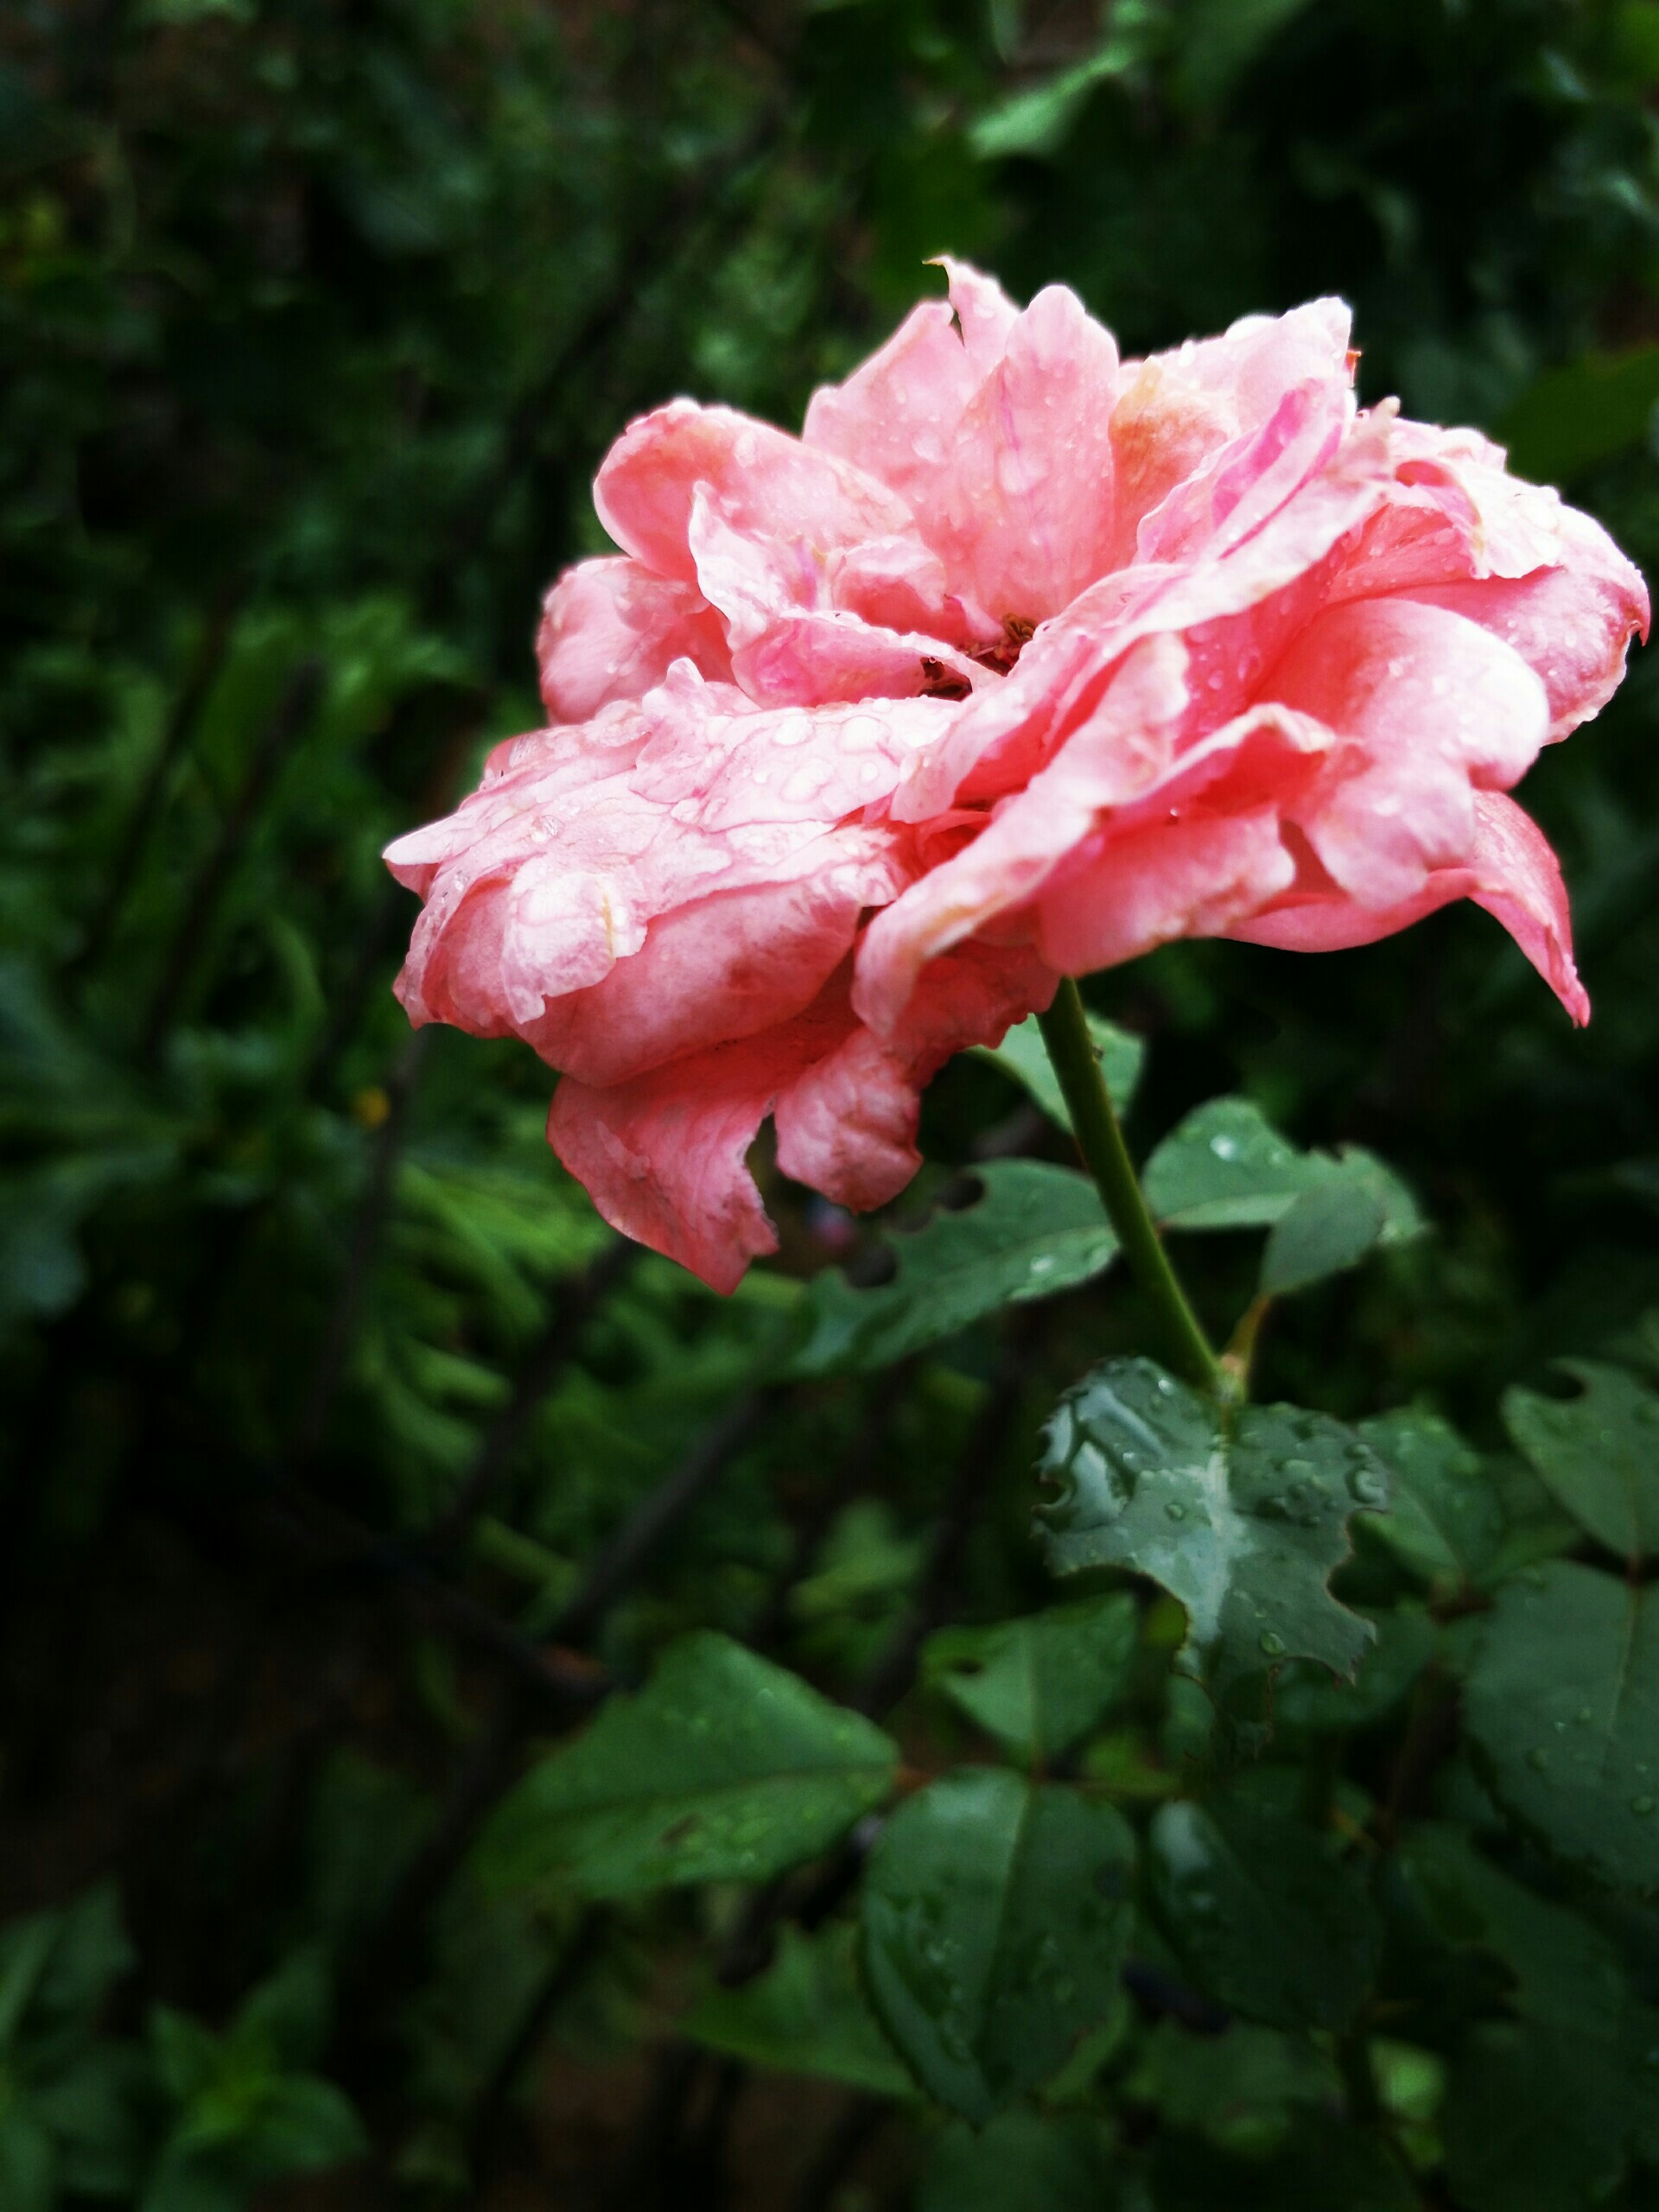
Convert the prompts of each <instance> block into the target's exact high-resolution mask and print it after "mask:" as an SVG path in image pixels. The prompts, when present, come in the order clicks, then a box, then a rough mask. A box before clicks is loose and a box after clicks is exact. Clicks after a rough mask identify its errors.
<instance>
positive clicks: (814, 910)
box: [387, 264, 1648, 1289]
mask: <svg viewBox="0 0 1659 2212" xmlns="http://www.w3.org/2000/svg"><path fill="white" fill-rule="evenodd" d="M946 265H947V267H948V269H949V271H950V304H949V305H947V304H946V302H944V301H943V300H930V301H927V302H924V303H923V304H922V305H921V306H920V307H918V308H916V309H915V310H914V311H913V312H912V315H910V317H909V318H908V320H907V321H906V322H905V324H904V325H903V326H902V327H901V328H900V329H899V331H898V332H897V333H896V334H895V335H894V336H893V338H892V339H891V340H889V341H888V343H887V345H886V346H884V347H882V349H881V351H880V353H877V354H876V355H875V356H874V358H873V359H871V360H869V361H868V362H867V363H866V364H865V365H864V366H863V367H862V368H861V369H860V370H858V371H857V372H856V373H855V375H854V376H852V377H851V378H849V379H848V381H847V382H846V383H845V384H844V385H839V386H836V387H831V388H829V389H826V390H824V391H819V392H818V393H817V394H816V395H815V397H814V398H813V400H812V404H811V405H810V407H809V409H808V410H807V416H806V424H805V428H804V431H803V433H802V435H801V436H800V437H799V438H794V437H791V436H789V435H786V434H785V432H783V431H781V430H777V429H772V428H771V427H770V426H769V425H767V424H766V423H756V422H752V421H750V420H748V419H747V417H745V416H740V415H736V414H734V413H732V412H731V411H730V410H727V409H724V408H718V407H712V408H704V407H699V406H696V405H695V404H692V403H691V402H690V401H688V400H676V401H674V402H672V403H671V404H669V405H668V406H666V407H664V408H660V409H658V411H657V412H656V413H655V414H652V415H649V416H645V418H644V420H643V421H641V422H639V423H634V424H632V426H631V427H630V428H629V429H627V430H626V432H625V433H624V434H623V435H622V437H621V438H620V440H619V441H618V442H617V444H616V445H615V446H614V447H613V449H612V451H611V453H610V454H609V455H608V456H607V460H606V461H605V463H604V466H603V467H601V470H600V473H599V478H598V481H597V484H596V486H595V487H594V496H595V500H596V503H597V505H598V508H599V512H600V514H601V518H602V519H603V520H604V522H605V524H606V527H607V529H608V530H609V531H610V532H611V535H612V537H613V538H614V539H615V540H616V542H617V543H618V544H619V545H620V546H622V547H623V548H624V552H623V554H622V556H620V557H613V558H607V559H602V560H595V561H586V562H583V563H581V564H580V565H579V566H578V567H576V568H575V569H572V570H570V571H569V573H568V574H567V575H564V576H563V577H562V578H561V579H560V581H559V582H558V583H557V584H556V585H555V587H554V588H553V590H552V591H551V593H550V594H549V597H548V601H547V608H546V613H545V616H544V619H543V625H542V631H541V635H540V639H539V640H538V652H539V658H540V661H541V669H542V689H543V697H544V699H545V701H546V704H547V709H548V713H549V716H550V721H551V725H552V726H551V727H550V728H548V729H545V730H542V731H538V732H537V733H535V734H532V735H531V736H527V737H521V738H517V739H514V740H512V741H510V742H509V743H507V744H505V745H503V746H499V747H497V749H496V751H495V752H494V753H493V754H492V755H491V757H490V761H489V764H488V766H487V768H486V772H485V778H484V782H483V784H482V785H481V787H480V790H479V791H476V792H474V794H473V796H472V797H471V798H468V799H467V800H466V801H465V802H464V803H463V804H461V807H460V808H459V809H458V810H456V811H455V813H454V814H453V815H451V816H450V817H448V819H447V820H445V821H443V822H441V823H435V824H433V825H432V826H431V827H429V828H428V829H420V830H416V831H415V832H413V833H412V834H411V835H410V836H406V837H403V838H400V839H399V840H398V841H397V842H396V843H395V844H394V845H392V846H391V848H390V849H389V851H388V853H387V860H388V862H389V863H390V865H391V868H392V871H393V873H394V874H396V875H397V879H398V880H399V881H400V882H402V883H404V884H407V885H408V886H409V887H410V889H411V890H414V891H416V892H418V893H420V895H421V896H422V897H423V899H424V900H425V902H426V906H425V911H424V912H423V914H422V916H421V918H420V919H419V921H418V923H417V924H416V930H415V935H414V941H413V943H412V944H411V946H410V957H409V960H408V963H407V964H406V966H405V967H404V972H403V975H402V976H401V977H400V978H399V982H398V987H397V988H398V992H399V995H400V996H401V997H402V999H403V1001H404V1005H405V1006H406V1007H407V1008H408V1009H409V1013H410V1019H411V1020H414V1021H416V1022H417V1023H419V1022H423V1021H434V1020H437V1021H451V1022H454V1023H455V1024H457V1025H458V1026H459V1027H462V1028H465V1029H468V1030H471V1031H473V1032H474V1033H475V1034H479V1035H482V1036H502V1035H505V1034H506V1033H509V1032H511V1033H514V1034H516V1035H518V1036H520V1037H523V1038H524V1039H525V1040H526V1041H527V1042H528V1043H530V1044H531V1045H532V1046H534V1047H535V1049H536V1050H537V1052H539V1053H540V1054H541V1055H542V1057H543V1058H544V1059H546V1060H547V1061H548V1062H549V1063H550V1065H553V1066H555V1067H556V1068H558V1069H560V1070H562V1071H563V1075H562V1079H561V1081H560V1084H559V1086H558V1089H557V1091H556V1094H555V1097H554V1102H553V1109H552V1113H551V1116H550V1122H549V1130H548V1134H549V1137H550V1141H551V1142H552V1144H553V1146H554V1147H555V1149H556V1151H557V1153H558V1154H559V1157H560V1159H561V1160H563V1161H564V1163H565V1165H566V1166H568V1167H569V1168H570V1170H571V1171H572V1173H575V1175H577V1176H579V1177H580V1179H582V1182H583V1183H584V1184H586V1185H587V1187H588V1190H589V1191H590V1192H591V1193H592V1194H593V1197H594V1202H595V1204H596V1205H598V1207H599V1209H600V1211H601V1213H603V1214H604V1215H605V1217H606V1218H607V1220H609V1221H611V1222H613V1224H615V1225H616V1226H617V1227H618V1228H620V1229H622V1230H626V1232H627V1233H628V1234H629V1235H630V1236H636V1237H639V1239H641V1240H642V1241H643V1242H644V1243H647V1244H651V1245H652V1246H654V1247H655V1248H656V1249H658V1250H659V1251H663V1252H666V1253H668V1254H670V1255H671V1256H672V1257H673V1258H675V1259H677V1260H680V1261H682V1262H684V1264H685V1265H686V1266H688V1267H690V1268H693V1269H695V1271H696V1273H697V1274H700V1275H702V1277H703V1278H704V1280H705V1281H709V1282H710V1283H712V1284H714V1285H715V1287H718V1288H721V1289H729V1288H731V1287H733V1286H734V1284H735V1283H736V1282H737V1281H738V1280H739V1279H740V1277H741V1274H742V1273H743V1270H744V1268H745V1267H746V1266H747V1262H748V1261H749V1260H750V1259H751V1258H752V1257H753V1255H756V1254H757V1253H761V1252H767V1251H771V1250H772V1249H775V1245H776V1238H775V1236H774V1235H773V1232H772V1225H771V1224H770V1222H769V1221H768V1220H767V1218H766V1212H765V1210H764V1208H763V1207H762V1205H761V1203H760V1195H759V1192H757V1190H756V1188H755V1185H754V1182H753V1178H752V1177H751V1175H750V1173H749V1171H748V1168H747V1165H746V1154H747V1149H748V1147H749V1146H750V1145H751V1144H752V1143H753V1140H754V1137H755V1135H756V1134H757V1132H758V1130H759V1128H760V1124H761V1122H763V1121H764V1120H765V1119H766V1116H768V1115H771V1116H772V1119H773V1122H774V1124H775V1128H776V1131H777V1139H778V1157H779V1164H780V1166H782V1167H783V1169H784V1170H785V1173H787V1174H790V1175H791V1176H793V1177H795V1178H796V1179H798V1180H799V1181H802V1182H804V1183H807V1184H810V1185H811V1186H812V1187H813V1188H815V1189H817V1190H818V1191H821V1192H823V1194H824V1196H825V1197H826V1198H830V1199H832V1200H833V1201H835V1202H836V1204H838V1205H845V1206H849V1207H853V1208H856V1209H862V1208H867V1207H870V1206H874V1205H881V1204H882V1203H884V1202H885V1201H886V1200H887V1199H888V1198H892V1197H893V1196H894V1195H895V1194H896V1193H897V1192H899V1190H901V1189H902V1188H903V1187H904V1185H905V1184H906V1182H907V1181H908V1180H909V1179H910V1177H911V1176H912V1174H913V1173H914V1172H915V1170H916V1168H917V1166H918V1164H919V1161H918V1154H917V1151H916V1145H915V1136H916V1123H917V1116H918V1102H919V1096H920V1092H921V1090H922V1087H923V1086H924V1085H925V1084H926V1082H927V1081H928V1080H929V1078H930V1077H931V1075H932V1074H933V1073H934V1071H936V1070H937V1069H938V1067H939V1066H940V1065H942V1064H943V1063H944V1061H945V1060H946V1059H947V1058H950V1055H951V1054H952V1053H953V1052H959V1051H961V1050H962V1049H963V1047H964V1046H969V1045H975V1044H982V1043H994V1042H995V1041H996V1040H997V1039H999V1038H1000V1037H1001V1034H1002V1033H1003V1031H1004V1030H1005V1029H1006V1028H1007V1026H1008V1025H1009V1024H1010V1023H1011V1022H1013V1021H1016V1020H1020V1019H1021V1018H1023V1016H1024V1015H1026V1014H1028V1013H1030V1012H1031V1011H1032V1010H1033V1009H1034V1008H1041V1007H1046V1005H1047V1003H1048V1001H1049V1000H1050V998H1051V997H1052V993H1053V990H1054V988H1055V984H1056V981H1057V978H1058V976H1059V975H1061V974H1070V975H1081V974H1084V973H1086V972H1088V971H1089V970H1090V969H1096V968H1102V967H1106V966H1109V965H1110V964H1112V963H1115V962H1117V961H1122V960H1128V959H1131V958H1133V957H1135V954H1137V953H1140V952H1144V951H1147V950H1150V948H1151V947H1153V946H1154V945H1157V944H1164V943H1166V941H1167V940H1169V939H1170V938H1179V937H1192V936H1219V937H1234V938H1246V939H1249V940H1250V941H1251V942H1253V943H1256V944H1274V945H1282V946H1290V947H1294V948H1297V949H1300V950H1332V949H1334V948H1336V947H1338V946H1343V945H1354V944H1367V943H1370V941H1371V940H1372V939H1374V938H1380V937H1384V936H1387V935H1388V934H1389V933H1390V932H1391V931H1395V930H1398V929H1402V928H1403V927H1404V926H1405V925H1407V924H1408V922H1412V921H1415V920H1416V919H1417V918H1419V917H1420V916H1421V915H1424V914H1427V913H1429V912H1433V909H1434V908H1435V907H1437V906H1444V905H1445V904H1446V902H1447V901H1448V900H1450V899H1462V898H1469V899H1475V900H1476V901H1477V902H1478V904H1479V905H1481V906H1485V907H1486V908H1487V909H1488V910H1489V911H1490V912H1492V913H1493V914H1495V915H1496V916H1497V918H1498V919H1499V920H1500V921H1501V922H1503V925H1504V926H1505V927H1506V928H1507V929H1508V930H1509V931H1510V932H1511V934H1512V935H1513V936H1514V937H1515V938H1516V941H1517V942H1518V943H1519V944H1520V945H1521V947H1522V950H1523V951H1524V952H1525V953H1526V954H1527V957H1529V959H1530V960H1531V961H1532V962H1533V963H1534V965H1535V967H1537V968H1538V969H1539V970H1540V971H1541V973H1542V974H1543V976H1545V977H1546V978H1547V979H1548V982H1550V984H1551V986H1552V987H1553V988H1554V990H1555V991H1556V993H1557V995H1559V996H1560V999H1561V1001H1562V1002H1563V1004H1564V1005H1565V1006H1566V1007H1567V1010H1568V1012H1569V1013H1570V1014H1572V1015H1573V1018H1574V1020H1580V1021H1581V1020H1585V1019H1586V1018H1587V1015H1588V1012H1589V1007H1588V1001H1587V1000H1586V997H1585V994H1584V990H1583V988H1582V986H1581V984H1580V982H1579V978H1578V974H1577V971H1576V969H1574V967H1573V955H1572V949H1571V942H1570V937H1569V931H1568V924H1567V900H1566V896H1565V893H1564V891H1563V889H1562V885H1561V879H1560V869H1559V868H1558V867H1557V866H1556V862H1555V859H1554V855H1553V854H1552V853H1551V851H1550V849H1549V847H1548V844H1547V843H1546V842H1545V840H1544V839H1543V837H1542V836H1541V834H1540V833H1539V831H1538V830H1537V829H1535V826H1534V825H1533V823H1531V822H1530V821H1529V818H1528V817H1527V816H1526V815H1524V814H1523V813H1522V811H1521V810H1520V809H1519V808H1518V807H1517V806H1516V804H1514V802H1513V801H1512V800H1511V799H1510V798H1507V797H1506V796H1505V794H1506V793H1507V792H1508V791H1509V790H1510V788H1511V787H1512V786H1513V785H1515V784H1516V783H1517V782H1518V781H1519V779H1521V777H1522V775H1523V774H1524V773H1525V772H1526V771H1527V769H1528V768H1529V766H1530V765H1531V763H1532V761H1533V760H1534V759H1535V756H1536V754H1537V752H1538V750H1539V748H1540V747H1541V746H1542V745H1543V744H1544V743H1545V742H1547V741H1549V740H1551V739H1554V738H1559V737H1564V736H1566V735H1567V733H1568V731H1570V730H1572V729H1573V728H1576V727H1577V726H1578V724H1579V723H1580V722H1581V721H1586V719H1588V718H1589V717H1590V716H1591V715H1594V714H1595V713H1596V712H1597V711H1598V710H1599V709H1600V708H1601V707H1602V706H1603V705H1604V704H1605V702H1606V701H1607V699H1608V698H1609V697H1611V694H1612V692H1613V690H1614V689H1615V688H1616V686H1617V685H1618V681H1619V677H1620V676H1621V673H1622V671H1623V667H1624V653H1625V649H1626V647H1627V645H1628V643H1629V640H1630V635H1631V633H1632V632H1635V631H1638V630H1639V631H1640V632H1642V633H1643V635H1644V636H1645V634H1646V627H1647V620H1648V601H1647V594H1646V591H1645V588H1644V587H1643V582H1642V579H1641V577H1640V576H1639V575H1638V574H1637V571H1636V570H1635V569H1633V568H1632V567H1631V565H1630V563H1629V562H1628V561H1626V560H1625V559H1624V556H1622V555H1621V554H1620V553H1619V551H1618V549H1617V548H1616V547H1615V546H1614V545H1613V544H1612V543H1611V540H1610V539H1609V538H1608V537H1607V536H1606V534H1605V532H1604V531H1602V530H1601V529H1600V528H1599V526H1598V525H1597V524H1595V523H1593V522H1592V521H1590V520H1589V519H1588V518H1587V517H1586V516H1584V515H1582V514H1580V513H1578V512H1575V511H1574V510H1573V508H1571V507H1567V506H1564V505H1562V504H1561V501H1560V498H1559V497H1558V495H1557V494H1556V493H1554V492H1552V491H1548V490H1542V489H1540V488H1538V487H1536V486H1532V485H1529V484H1524V483H1522V482H1519V481H1518V480H1516V479H1515V478H1513V477H1510V476H1508V475H1506V474H1505V473H1504V469H1503V454H1502V452H1501V451H1500V450H1499V449H1498V448H1497V447H1494V446H1492V445H1490V444H1489V443H1488V442H1486V441H1485V440H1484V438H1482V437H1480V436H1479V435H1478V434H1476V433H1474V432H1472V431H1466V430H1464V431H1455V430H1454V431H1446V430H1439V429H1431V428H1428V427H1427V426H1425V425H1423V424H1421V423H1408V422H1406V421H1403V420H1402V419H1401V417H1400V416H1399V414H1398V411H1397V410H1396V408H1395V405H1394V404H1393V403H1384V404H1383V405H1382V406H1380V407H1377V408H1375V409H1371V410H1360V409H1359V408H1357V405H1356V404H1355V401H1354V397H1353V391H1352V375H1351V367H1352V360H1353V356H1352V355H1351V353H1350V352H1349V344H1348V313H1347V310H1346V308H1344V307H1343V306H1342V305H1341V304H1340V303H1339V302H1336V301H1331V300H1326V301H1319V302H1315V303H1314V304H1313V305H1312V306H1310V307H1306V308H1298V309H1296V310H1295V311H1294V312H1293V313H1292V314H1290V315H1284V316H1282V317H1281V318H1279V319H1278V320H1277V321H1273V320H1270V319H1268V318H1265V317H1250V318H1248V319H1246V320H1245V321H1243V322H1239V323H1236V324H1235V325H1234V327H1232V329H1230V331H1229V332H1228V333H1227V334H1225V336H1224V337H1221V338H1217V339H1212V340H1207V341H1205V342H1203V343H1198V344H1191V345H1187V346H1181V347H1179V348H1178V349H1177V350H1175V351H1174V352H1172V353H1163V354H1157V355H1154V356H1153V357H1152V358H1151V359H1148V360H1146V361H1141V362H1135V361H1130V362H1120V360H1119V359H1118V357H1117V350H1116V346H1115V345H1114V343H1113V341H1112V339H1111V337H1110V336H1109V334H1108V333H1107V332H1105V331H1104V330H1103V329H1102V328H1101V327H1100V326H1099V325H1098V324H1097V323H1095V322H1093V321H1090V318H1089V317H1088V315H1085V314H1084V310H1083V308H1082V307H1081V306H1080V305H1079V304H1078V302H1077V300H1076V299H1075V298H1074V297H1073V296H1072V295H1071V293H1070V292H1069V291H1066V290H1065V289H1063V288H1059V287H1054V288H1052V289H1049V290H1047V291H1045V292H1043V293H1040V294H1039V296H1038V297H1037V298H1036V299H1035V300H1033V302H1032V303H1031V305H1030V307H1028V308H1027V309H1026V310H1025V312H1024V313H1023V314H1017V313H1016V312H1015V310H1014V308H1013V307H1012V306H1011V305H1010V304H1009V303H1008V302H1007V300H1006V299H1005V298H1004V297H1003V296H1002V294H1001V291H1000V290H999V289H997V287H996V286H995V284H994V283H990V282H989V281H988V279H987V278H985V277H980V276H977V275H976V274H975V272H974V271H972V270H967V269H963V268H960V267H957V266H955V265H953V264H946Z"/></svg>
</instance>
